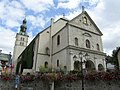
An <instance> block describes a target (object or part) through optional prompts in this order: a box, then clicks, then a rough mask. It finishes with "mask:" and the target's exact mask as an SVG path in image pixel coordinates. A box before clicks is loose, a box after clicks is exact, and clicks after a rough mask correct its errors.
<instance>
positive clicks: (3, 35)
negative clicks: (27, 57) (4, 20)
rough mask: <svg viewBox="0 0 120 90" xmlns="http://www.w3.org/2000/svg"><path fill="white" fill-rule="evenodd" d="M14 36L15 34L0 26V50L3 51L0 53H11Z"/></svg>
mask: <svg viewBox="0 0 120 90" xmlns="http://www.w3.org/2000/svg"><path fill="white" fill-rule="evenodd" d="M15 35H16V33H15V32H13V31H12V30H10V29H7V28H4V27H2V26H0V42H1V43H0V49H1V50H3V51H2V52H4V53H8V52H13V47H14V44H13V43H15V42H14V41H15Z"/></svg>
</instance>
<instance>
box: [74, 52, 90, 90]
mask: <svg viewBox="0 0 120 90" xmlns="http://www.w3.org/2000/svg"><path fill="white" fill-rule="evenodd" d="M78 55H79V60H80V68H81V76H82V82H81V84H82V90H84V75H83V63H85V62H86V61H83V57H85V59H86V60H88V58H89V55H88V53H86V54H83V53H82V52H80V53H79V54H78ZM73 59H74V60H76V59H77V56H76V55H75V56H74V57H73Z"/></svg>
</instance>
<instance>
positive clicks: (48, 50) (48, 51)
mask: <svg viewBox="0 0 120 90" xmlns="http://www.w3.org/2000/svg"><path fill="white" fill-rule="evenodd" d="M46 54H47V55H49V54H50V49H49V48H48V47H46Z"/></svg>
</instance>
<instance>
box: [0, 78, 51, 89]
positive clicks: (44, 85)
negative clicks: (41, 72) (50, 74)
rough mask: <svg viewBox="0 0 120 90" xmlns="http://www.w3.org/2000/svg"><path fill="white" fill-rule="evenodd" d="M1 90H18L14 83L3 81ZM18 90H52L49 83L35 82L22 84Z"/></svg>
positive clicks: (0, 86) (0, 83)
mask: <svg viewBox="0 0 120 90" xmlns="http://www.w3.org/2000/svg"><path fill="white" fill-rule="evenodd" d="M0 90H16V89H15V83H14V81H1V80H0ZM17 90H50V87H49V83H48V82H43V81H33V82H29V83H28V82H24V83H21V84H20V85H19V87H18V89H17Z"/></svg>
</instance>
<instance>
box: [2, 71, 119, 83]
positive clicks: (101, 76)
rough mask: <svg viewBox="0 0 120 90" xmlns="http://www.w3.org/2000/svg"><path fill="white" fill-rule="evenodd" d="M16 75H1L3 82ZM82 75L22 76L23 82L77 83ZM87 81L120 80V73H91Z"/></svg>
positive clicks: (85, 76) (44, 74)
mask: <svg viewBox="0 0 120 90" xmlns="http://www.w3.org/2000/svg"><path fill="white" fill-rule="evenodd" d="M15 77H16V75H1V80H4V81H10V80H15ZM81 78H82V75H81V74H80V73H74V74H73V73H69V74H62V73H43V74H36V75H20V81H21V82H31V81H35V80H44V81H76V80H80V79H81ZM83 78H84V79H85V80H105V81H106V80H120V72H91V73H87V74H86V75H84V77H83Z"/></svg>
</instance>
